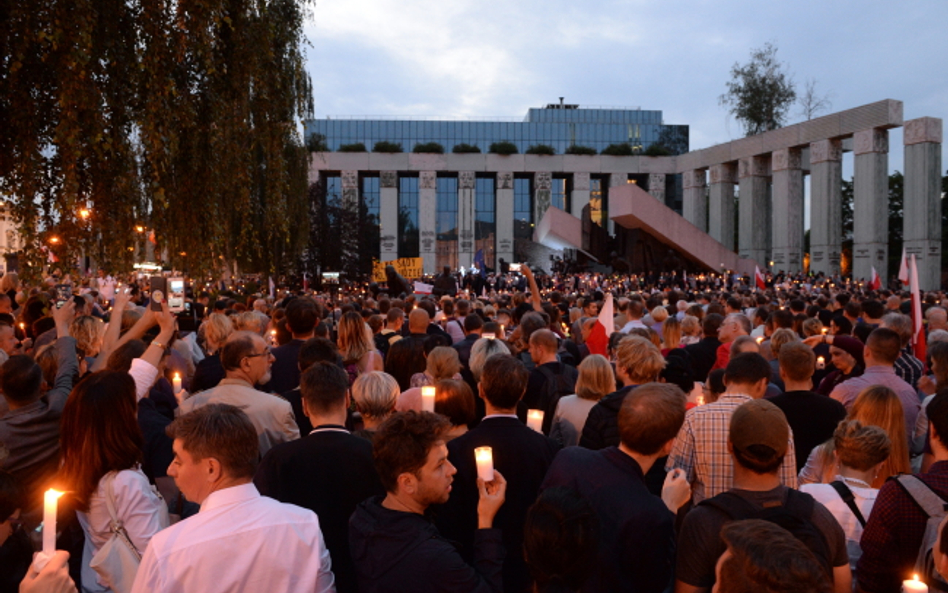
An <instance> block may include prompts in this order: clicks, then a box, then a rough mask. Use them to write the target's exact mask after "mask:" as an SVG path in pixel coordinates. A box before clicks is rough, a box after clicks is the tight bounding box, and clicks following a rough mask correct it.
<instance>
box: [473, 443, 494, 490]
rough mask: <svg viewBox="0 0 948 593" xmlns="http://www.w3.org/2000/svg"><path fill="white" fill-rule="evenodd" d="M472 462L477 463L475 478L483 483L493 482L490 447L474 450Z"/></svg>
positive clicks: (492, 457) (492, 459) (492, 453)
mask: <svg viewBox="0 0 948 593" xmlns="http://www.w3.org/2000/svg"><path fill="white" fill-rule="evenodd" d="M474 461H475V463H477V477H478V478H480V479H482V480H484V481H485V482H492V481H493V480H494V452H493V450H492V449H491V448H490V447H478V448H476V449H474Z"/></svg>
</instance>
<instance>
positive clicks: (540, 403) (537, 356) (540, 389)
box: [523, 329, 579, 434]
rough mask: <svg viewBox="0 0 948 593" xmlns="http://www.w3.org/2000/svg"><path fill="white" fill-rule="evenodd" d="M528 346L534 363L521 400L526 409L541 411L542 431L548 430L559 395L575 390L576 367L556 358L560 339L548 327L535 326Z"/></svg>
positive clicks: (545, 432)
mask: <svg viewBox="0 0 948 593" xmlns="http://www.w3.org/2000/svg"><path fill="white" fill-rule="evenodd" d="M529 349H530V358H531V359H533V362H534V364H535V365H536V366H534V367H533V370H531V371H530V379H529V381H528V382H527V392H526V393H525V394H524V396H523V403H524V405H525V406H526V407H527V408H529V409H533V410H540V411H541V412H543V416H544V418H543V423H542V427H541V428H542V432H543V434H549V433H550V428H551V427H552V426H553V417H554V415H555V412H556V404H557V403H558V402H559V401H560V398H561V397H564V396H567V395H572V394H574V393H576V380H577V379H578V378H579V371H577V370H576V368H575V367H573V366H570V365H568V364H566V363H563V362H560V361H559V357H558V356H557V350H558V349H559V340H558V339H557V337H556V334H554V333H553V332H551V331H550V330H548V329H541V330H537V331H535V332H533V333H532V334H531V335H530V342H529Z"/></svg>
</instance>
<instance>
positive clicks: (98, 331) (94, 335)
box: [69, 315, 105, 358]
mask: <svg viewBox="0 0 948 593" xmlns="http://www.w3.org/2000/svg"><path fill="white" fill-rule="evenodd" d="M69 335H70V336H72V337H74V338H76V348H78V349H79V350H82V354H83V355H84V356H86V357H88V358H95V357H96V356H98V355H99V351H100V350H101V349H102V340H103V339H104V338H105V324H104V323H102V320H101V319H96V318H95V317H92V316H91V315H83V316H81V317H77V318H76V319H74V320H73V321H72V323H71V324H69Z"/></svg>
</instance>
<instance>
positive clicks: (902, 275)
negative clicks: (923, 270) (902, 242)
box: [899, 247, 909, 286]
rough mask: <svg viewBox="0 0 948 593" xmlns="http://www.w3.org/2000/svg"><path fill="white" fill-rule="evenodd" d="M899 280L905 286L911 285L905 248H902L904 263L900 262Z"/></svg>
mask: <svg viewBox="0 0 948 593" xmlns="http://www.w3.org/2000/svg"><path fill="white" fill-rule="evenodd" d="M899 280H901V281H902V284H904V285H905V286H908V285H909V263H908V257H906V255H905V248H904V247H903V248H902V261H901V262H899Z"/></svg>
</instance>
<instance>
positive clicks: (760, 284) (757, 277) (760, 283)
mask: <svg viewBox="0 0 948 593" xmlns="http://www.w3.org/2000/svg"><path fill="white" fill-rule="evenodd" d="M754 282H756V284H757V288H759V289H761V290H766V289H767V283H766V282H764V275H763V274H762V273H761V272H760V268H758V267H757V266H754Z"/></svg>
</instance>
